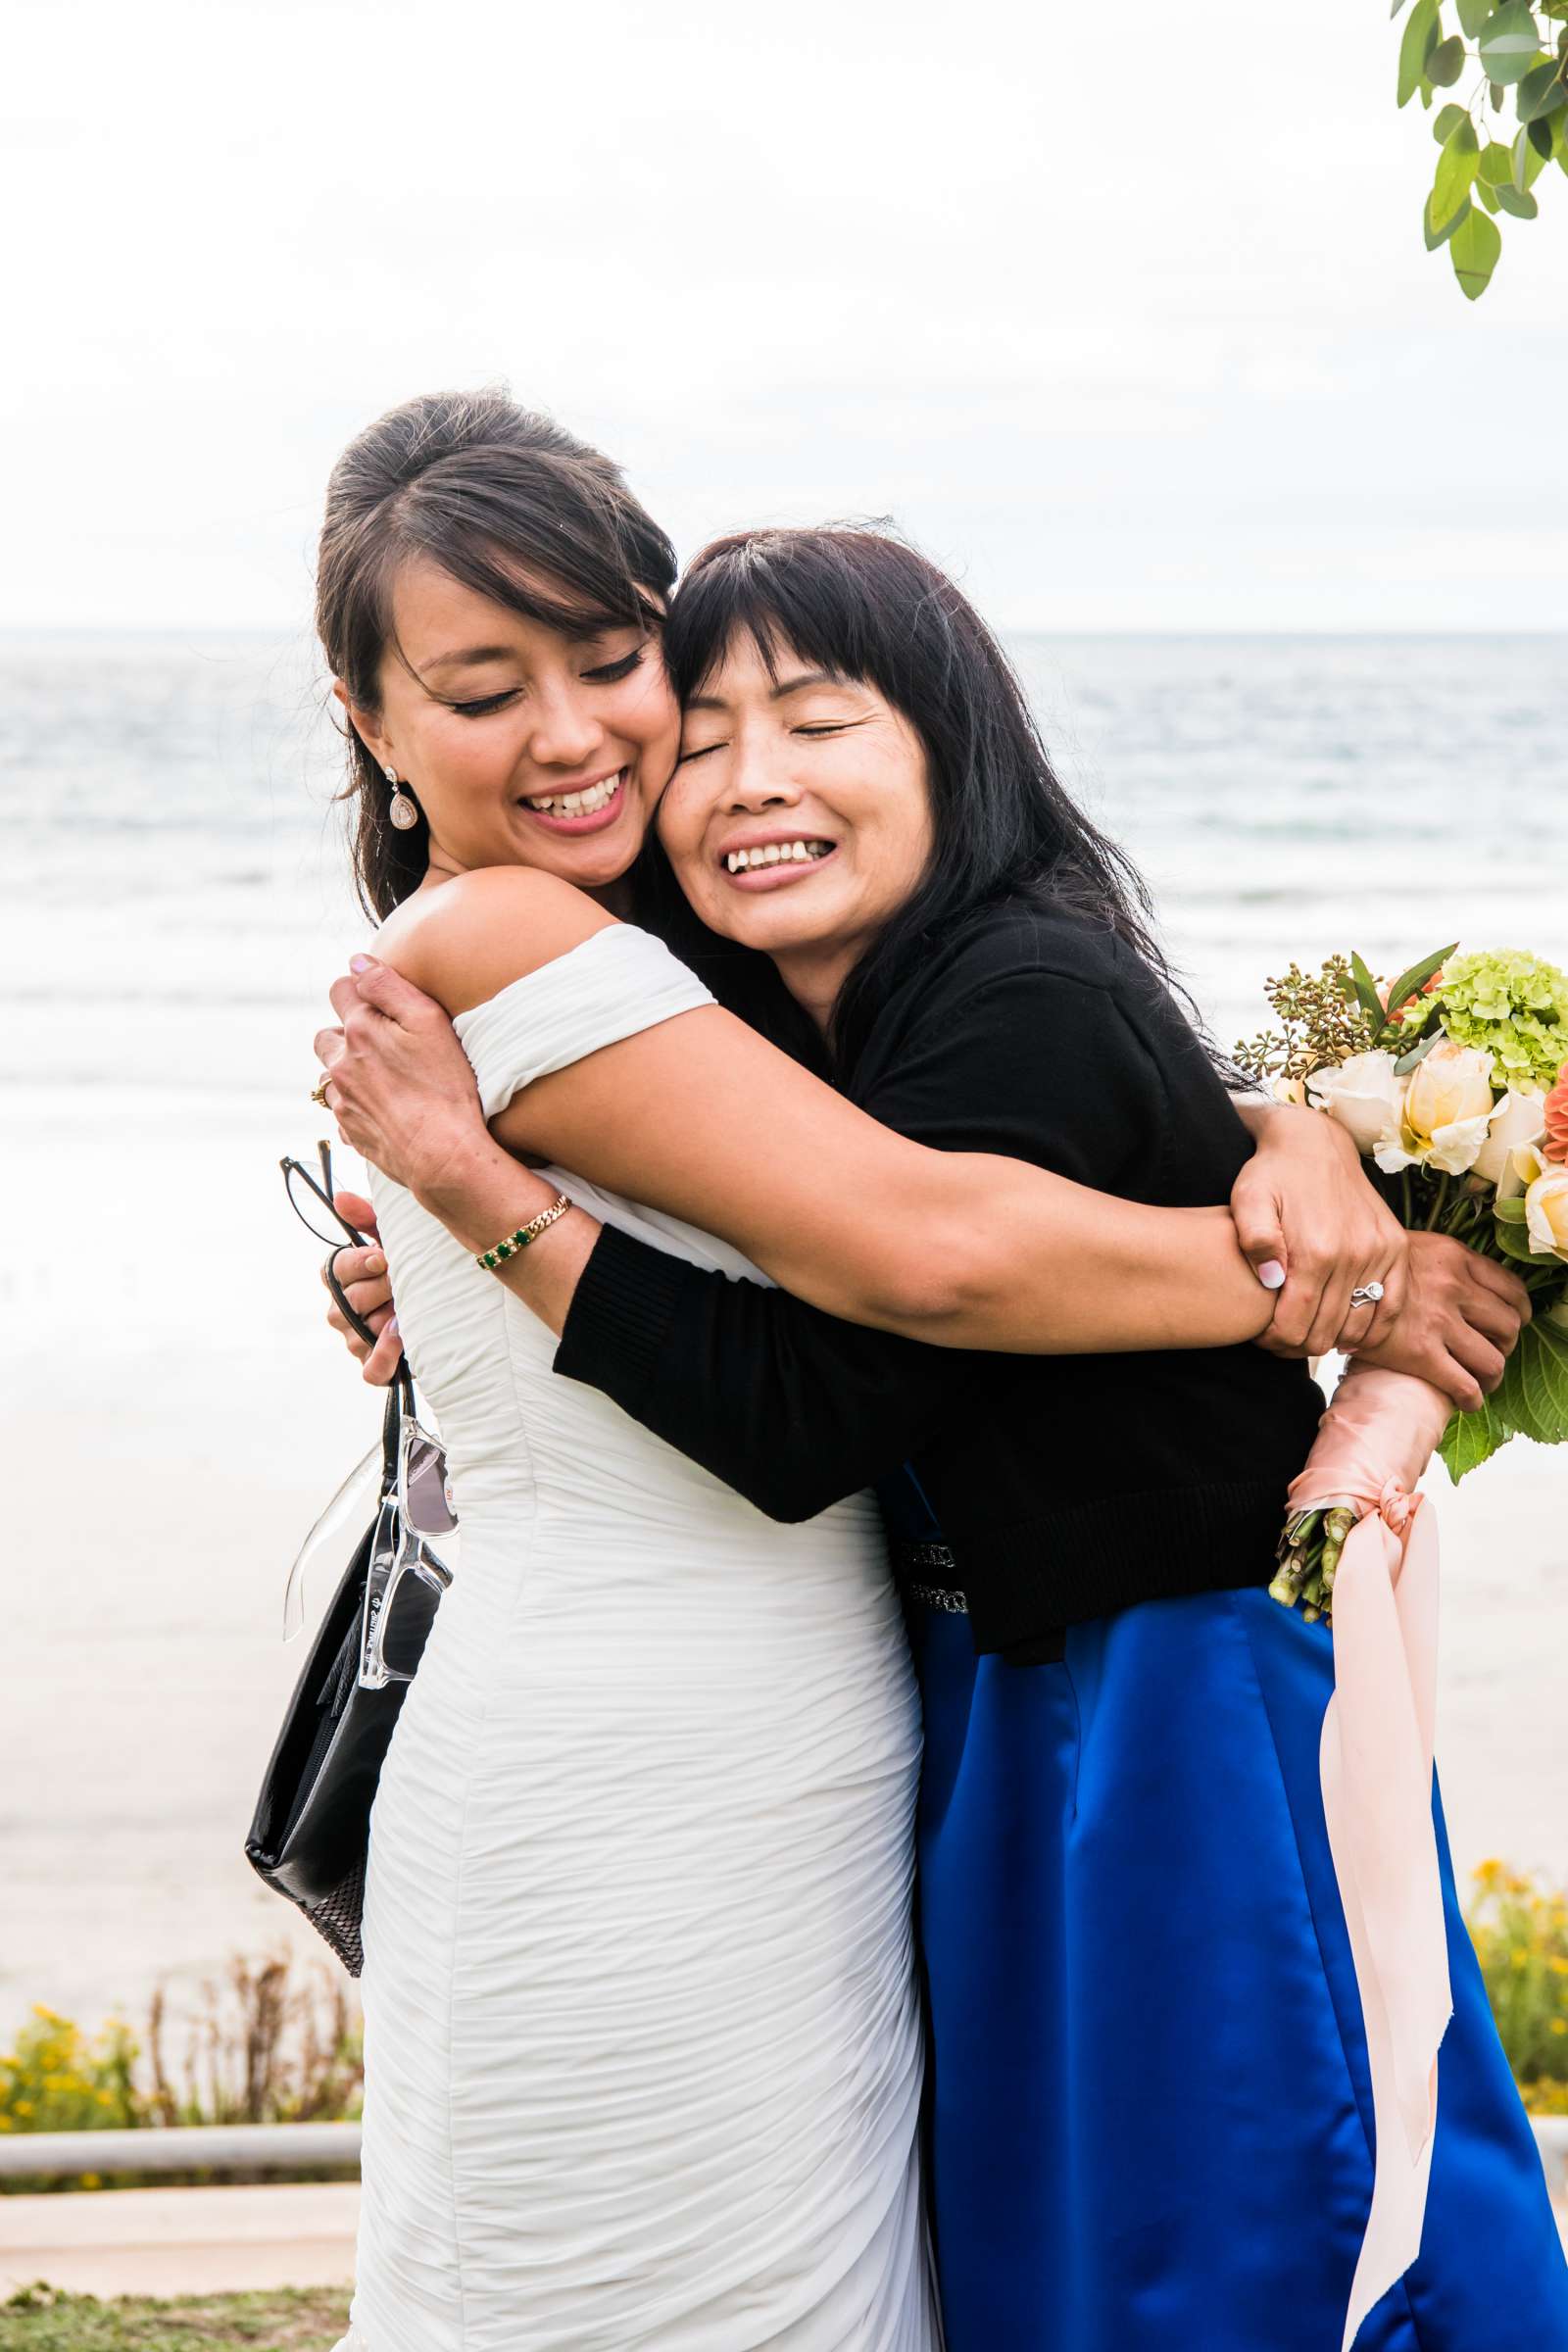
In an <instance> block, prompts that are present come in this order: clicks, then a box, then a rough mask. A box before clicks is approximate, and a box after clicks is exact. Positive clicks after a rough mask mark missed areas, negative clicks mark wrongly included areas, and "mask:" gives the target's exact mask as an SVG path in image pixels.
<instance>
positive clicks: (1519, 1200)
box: [1492, 1193, 1528, 1225]
mask: <svg viewBox="0 0 1568 2352" xmlns="http://www.w3.org/2000/svg"><path fill="white" fill-rule="evenodd" d="M1492 1213H1493V1215H1494V1216H1495V1218H1496V1220H1497V1223H1498V1224H1499V1225H1522V1224H1523V1223H1524V1222H1525V1219H1526V1216H1527V1214H1528V1211H1527V1210H1526V1208H1525V1203H1524V1195H1523V1194H1522V1193H1521V1194H1518V1195H1516V1196H1515V1198H1514V1199H1513V1200H1512V1201H1494V1202H1493V1203H1492Z"/></svg>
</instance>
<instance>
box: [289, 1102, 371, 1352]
mask: <svg viewBox="0 0 1568 2352" xmlns="http://www.w3.org/2000/svg"><path fill="white" fill-rule="evenodd" d="M316 1150H317V1154H318V1157H319V1160H320V1165H321V1174H320V1178H319V1181H318V1179H317V1178H316V1177H315V1176H313V1175H312V1173H311V1171H310V1169H309V1168H308V1167H307V1166H306V1164H305V1162H304V1160H303V1159H293V1158H290V1157H289V1156H288V1155H287V1154H286V1153H285V1155H284V1156H283V1158H282V1159H280V1160H279V1161H278V1163H277V1164H278V1166H279V1167H280V1168H281V1169H282V1171H283V1190H284V1191H285V1192H286V1193H287V1195H288V1204H289V1206H290V1208H291V1209H292V1210H293V1211H294V1214H295V1215H296V1216H297V1217H298V1219H299V1221H300V1223H301V1224H302V1225H303V1226H304V1227H305V1229H306V1231H307V1232H308V1233H314V1234H315V1236H316V1238H317V1240H318V1241H319V1242H327V1243H329V1244H330V1245H331V1247H330V1249H329V1250H328V1252H327V1259H326V1263H325V1265H324V1266H323V1267H322V1268H321V1273H322V1277H323V1279H324V1280H325V1283H326V1287H327V1289H328V1290H329V1291H330V1292H331V1294H332V1300H333V1303H334V1305H335V1306H336V1307H337V1310H338V1312H339V1313H340V1314H341V1315H342V1316H343V1317H344V1318H345V1320H346V1321H347V1323H348V1324H349V1326H350V1328H351V1330H353V1331H354V1332H355V1333H356V1334H357V1336H358V1337H359V1338H360V1339H362V1340H364V1341H365V1343H366V1345H367V1346H368V1347H373V1346H374V1345H375V1334H374V1332H373V1331H372V1330H371V1329H370V1326H369V1325H368V1323H367V1322H366V1320H365V1318H364V1316H363V1315H358V1314H356V1313H355V1311H354V1309H353V1307H352V1306H350V1304H349V1302H348V1298H347V1296H346V1294H345V1292H344V1289H343V1286H342V1284H341V1283H340V1282H339V1281H338V1278H337V1274H336V1271H335V1266H336V1260H337V1253H338V1251H339V1250H363V1249H364V1247H365V1236H364V1234H363V1233H361V1231H360V1229H359V1227H358V1226H357V1225H351V1224H350V1223H349V1221H348V1219H347V1217H345V1216H343V1215H341V1214H340V1213H339V1210H338V1207H337V1203H336V1201H335V1200H334V1198H333V1195H334V1193H335V1191H336V1187H335V1186H334V1184H333V1182H332V1147H331V1145H330V1144H328V1143H324V1142H323V1143H319V1144H318V1145H317V1147H316Z"/></svg>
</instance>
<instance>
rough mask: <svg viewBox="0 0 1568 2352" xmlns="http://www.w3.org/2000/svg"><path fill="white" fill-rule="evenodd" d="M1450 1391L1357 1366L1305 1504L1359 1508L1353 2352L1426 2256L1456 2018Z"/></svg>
mask: <svg viewBox="0 0 1568 2352" xmlns="http://www.w3.org/2000/svg"><path fill="white" fill-rule="evenodd" d="M1450 1410H1451V1407H1450V1405H1449V1403H1448V1399H1447V1398H1446V1397H1445V1396H1444V1395H1443V1393H1442V1391H1441V1390H1438V1389H1435V1388H1432V1387H1430V1386H1429V1385H1428V1383H1427V1382H1426V1381H1424V1380H1416V1379H1414V1378H1412V1377H1411V1376H1410V1375H1408V1374H1406V1373H1402V1372H1384V1371H1380V1370H1377V1369H1376V1368H1374V1367H1372V1366H1369V1365H1362V1364H1354V1363H1352V1364H1351V1366H1350V1367H1349V1369H1348V1372H1347V1373H1346V1375H1345V1378H1344V1379H1343V1380H1342V1381H1341V1383H1340V1386H1339V1388H1338V1389H1337V1390H1336V1391H1335V1394H1334V1397H1333V1400H1332V1402H1331V1403H1330V1405H1329V1409H1328V1411H1327V1412H1326V1413H1325V1414H1324V1416H1323V1421H1322V1425H1321V1428H1320V1431H1319V1434H1318V1438H1317V1441H1316V1443H1315V1445H1314V1446H1313V1447H1312V1451H1311V1454H1310V1456H1309V1458H1308V1460H1307V1465H1306V1468H1305V1469H1304V1470H1303V1471H1302V1472H1301V1474H1300V1476H1299V1478H1297V1479H1296V1480H1295V1481H1294V1482H1293V1483H1292V1486H1291V1507H1292V1509H1293V1511H1296V1510H1304V1509H1308V1508H1312V1507H1317V1506H1323V1505H1333V1504H1336V1503H1339V1504H1345V1505H1347V1506H1349V1507H1351V1508H1353V1509H1354V1510H1355V1511H1356V1512H1357V1513H1358V1514H1359V1516H1358V1519H1357V1523H1356V1525H1355V1527H1354V1528H1352V1530H1351V1531H1350V1534H1349V1536H1348V1539H1347V1541H1346V1544H1345V1549H1344V1551H1343V1552H1342V1553H1341V1555H1340V1565H1339V1571H1338V1574H1337V1575H1336V1578H1335V1582H1334V1694H1333V1696H1332V1697H1331V1698H1330V1700H1329V1704H1328V1710H1327V1713H1326V1714H1325V1716H1324V1718H1323V1738H1322V1743H1321V1747H1320V1751H1319V1771H1320V1773H1321V1777H1322V1784H1323V1810H1324V1813H1325V1815H1326V1816H1327V1820H1328V1832H1329V1846H1330V1850H1331V1851H1332V1853H1333V1856H1334V1875H1335V1878H1336V1879H1337V1881H1338V1882H1339V1889H1340V1897H1341V1900H1342V1902H1343V1903H1344V1906H1345V1922H1346V1927H1347V1929H1348V1933H1349V1939H1350V1953H1351V1957H1352V1959H1353V1961H1354V1964H1355V1981H1356V1985H1357V1988H1358V1990H1359V1992H1360V1996H1361V2014H1362V2021H1363V2024H1364V2026H1365V2029H1366V2045H1367V2056H1368V2060H1369V2062H1370V2067H1371V2074H1372V2118H1373V2131H1374V2134H1375V2164H1374V2171H1373V2183H1372V2205H1371V2210H1370V2212H1369V2214H1368V2216H1367V2225H1366V2235H1365V2237H1364V2238H1363V2240H1362V2244H1361V2253H1360V2258H1359V2260H1358V2261H1357V2263H1356V2266H1355V2277H1354V2278H1353V2280H1352V2282H1351V2286H1350V2302H1349V2309H1348V2314H1347V2316H1346V2322H1345V2337H1344V2342H1343V2345H1342V2347H1341V2352H1349V2347H1350V2345H1351V2344H1353V2342H1354V2341H1355V2336H1356V2331H1357V2329H1358V2328H1359V2327H1360V2325H1361V2323H1362V2321H1363V2320H1364V2319H1365V2318H1366V2315H1367V2313H1368V2312H1369V2311H1370V2310H1371V2309H1372V2306H1373V2305H1374V2304H1375V2303H1376V2302H1377V2301H1378V2299H1379V2297H1380V2296H1382V2295H1384V2294H1386V2293H1387V2292H1388V2289H1389V2288H1390V2287H1391V2286H1393V2285H1394V2283H1395V2281H1396V2280H1397V2278H1402V2277H1403V2275H1404V2273H1405V2272H1406V2271H1407V2270H1408V2269H1409V2267H1410V2265H1411V2263H1412V2262H1414V2260H1415V2258H1416V2256H1417V2254H1418V2253H1419V2252H1420V2249H1421V2226H1422V2222H1423V2220H1424V2218H1425V2215H1426V2203H1427V2181H1428V2178H1429V2176H1430V2173H1431V2170H1432V2140H1433V2133H1434V2131H1435V2130H1436V2127H1437V2120H1438V2045H1439V2043H1440V2042H1441V2041H1442V2039H1443V2035H1444V2032H1445V2029H1446V2026H1447V2022H1448V2018H1449V2016H1450V2014H1451V2012H1452V1999H1451V1994H1450V1989H1449V1984H1448V1945H1447V1934H1446V1926H1445V1922H1444V1916H1443V1884H1442V1878H1441V1875H1440V1872H1439V1868H1438V1845H1437V1835H1436V1832H1435V1830H1434V1827H1433V1820H1432V1746H1433V1730H1434V1721H1435V1716H1436V1710H1437V1674H1438V1533H1437V1526H1436V1523H1435V1520H1434V1518H1433V1513H1432V1509H1431V1505H1430V1504H1429V1503H1426V1502H1424V1500H1423V1497H1422V1496H1421V1495H1417V1494H1416V1493H1415V1492H1414V1489H1415V1486H1416V1482H1417V1480H1418V1479H1419V1478H1420V1476H1421V1473H1422V1471H1423V1470H1424V1469H1425V1468H1426V1466H1427V1463H1428V1462H1429V1461H1430V1459H1431V1457H1432V1454H1433V1452H1434V1450H1435V1449H1436V1446H1437V1444H1438V1441H1439V1439H1440V1438H1441V1437H1442V1435H1443V1432H1444V1429H1445V1427H1446V1423H1447V1419H1448V1415H1449V1412H1450Z"/></svg>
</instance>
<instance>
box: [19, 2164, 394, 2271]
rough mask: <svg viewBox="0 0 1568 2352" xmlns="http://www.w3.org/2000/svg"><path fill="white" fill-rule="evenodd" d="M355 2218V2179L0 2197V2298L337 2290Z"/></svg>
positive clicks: (350, 2253)
mask: <svg viewBox="0 0 1568 2352" xmlns="http://www.w3.org/2000/svg"><path fill="white" fill-rule="evenodd" d="M359 2212H360V2184H359V2182H358V2181H357V2180H341V2181H339V2180H334V2181H330V2182H310V2183H306V2182H290V2183H285V2184H280V2185H273V2186H267V2187H255V2188H122V2189H114V2190H102V2191H91V2190H82V2191H78V2192H73V2191H71V2190H65V2191H62V2192H61V2194H59V2195H58V2196H49V2197H0V2296H4V2295H7V2294H10V2293H11V2292H12V2291H13V2290H14V2289H15V2288H17V2287H19V2286H26V2285H30V2284H31V2282H32V2281H33V2280H34V2279H35V2278H47V2279H48V2281H49V2283H50V2285H51V2286H60V2287H67V2288H70V2289H72V2290H73V2292H75V2293H77V2294H84V2295H198V2294H223V2293H237V2292H239V2291H240V2290H241V2289H242V2288H246V2287H270V2286H334V2285H337V2284H338V2283H340V2282H341V2283H342V2284H345V2285H346V2284H347V2283H348V2281H349V2280H350V2279H351V2278H353V2276H354V2232H355V2229H356V2226H357V2224H358V2221H359Z"/></svg>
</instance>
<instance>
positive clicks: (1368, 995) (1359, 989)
mask: <svg viewBox="0 0 1568 2352" xmlns="http://www.w3.org/2000/svg"><path fill="white" fill-rule="evenodd" d="M1471 135H1472V137H1473V136H1474V133H1473V132H1472V134H1471ZM1438 169H1439V171H1440V172H1441V171H1442V169H1443V167H1442V165H1441V164H1440V165H1439V167H1438ZM1442 218H1443V219H1444V220H1445V221H1446V219H1447V215H1446V214H1444V215H1443V216H1442ZM1350 971H1351V973H1352V975H1353V977H1354V981H1355V1001H1356V1003H1357V1004H1358V1005H1360V1007H1361V1010H1362V1011H1363V1012H1364V1013H1365V1014H1366V1017H1367V1020H1368V1021H1369V1023H1370V1024H1371V1029H1372V1035H1373V1036H1374V1037H1376V1036H1377V1034H1378V1032H1379V1030H1380V1029H1381V1028H1382V1027H1383V999H1382V998H1381V997H1380V996H1379V995H1378V984H1377V982H1376V981H1375V980H1374V979H1373V977H1372V974H1371V973H1370V972H1369V971H1368V969H1367V967H1366V964H1365V963H1364V962H1363V960H1362V958H1361V957H1360V956H1351V957H1350Z"/></svg>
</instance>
